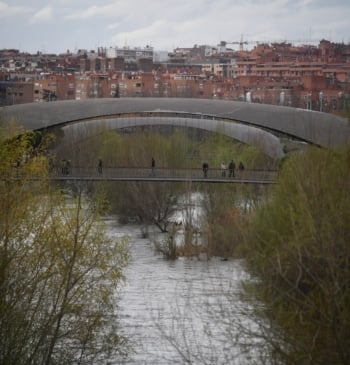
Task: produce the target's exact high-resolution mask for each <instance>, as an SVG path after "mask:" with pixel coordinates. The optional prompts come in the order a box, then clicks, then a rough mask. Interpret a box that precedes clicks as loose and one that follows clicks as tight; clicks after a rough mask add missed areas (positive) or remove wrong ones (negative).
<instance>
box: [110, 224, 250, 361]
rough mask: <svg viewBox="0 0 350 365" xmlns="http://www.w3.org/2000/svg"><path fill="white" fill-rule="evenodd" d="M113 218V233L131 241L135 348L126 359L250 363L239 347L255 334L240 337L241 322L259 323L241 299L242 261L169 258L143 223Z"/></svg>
mask: <svg viewBox="0 0 350 365" xmlns="http://www.w3.org/2000/svg"><path fill="white" fill-rule="evenodd" d="M107 223H108V226H109V230H110V234H111V235H114V236H123V235H128V236H129V237H130V242H131V245H130V247H131V262H130V265H129V266H128V268H127V270H126V271H125V275H126V282H125V286H124V287H123V290H122V294H121V301H120V323H121V327H122V332H123V334H124V335H125V336H127V337H128V338H129V339H130V341H131V343H132V345H133V348H134V351H135V353H134V354H132V355H131V357H130V358H129V359H128V360H127V361H125V364H133V365H141V364H143V365H144V364H152V365H167V364H169V365H170V364H172V365H173V364H185V363H190V364H240V363H249V362H247V361H245V357H243V356H242V355H240V348H239V346H238V343H242V342H247V341H248V342H250V343H251V341H252V339H248V340H247V338H245V337H244V336H241V335H239V336H238V334H239V333H238V332H239V329H237V323H240V325H242V323H243V326H244V328H247V327H248V326H253V325H254V324H253V323H248V322H249V320H247V319H246V317H245V315H243V312H244V313H246V312H247V311H249V310H250V309H248V307H247V303H244V304H243V305H242V302H241V300H240V293H241V287H240V281H241V279H243V278H245V277H246V273H245V272H244V270H243V265H242V263H241V262H240V261H239V260H232V261H220V259H216V258H212V259H210V260H199V259H198V258H193V259H188V258H179V259H177V260H175V261H167V260H165V259H164V258H163V257H162V256H161V255H157V254H155V252H154V249H153V246H152V243H151V242H150V239H144V238H141V234H140V232H141V228H140V227H139V226H136V225H133V226H131V225H128V226H120V225H118V224H117V223H116V222H115V220H113V219H110V220H108V222H107ZM234 317H235V318H234ZM238 317H240V318H238ZM247 321H248V322H247Z"/></svg>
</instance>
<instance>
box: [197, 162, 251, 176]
mask: <svg viewBox="0 0 350 365" xmlns="http://www.w3.org/2000/svg"><path fill="white" fill-rule="evenodd" d="M235 169H236V164H235V163H234V161H233V160H231V162H230V163H229V165H228V171H229V177H235ZM202 170H203V176H204V177H208V170H209V164H208V162H203V165H202ZM238 170H239V171H243V170H244V165H243V162H242V161H240V163H239V165H238ZM226 171H227V166H226V164H225V162H222V163H221V176H222V177H226Z"/></svg>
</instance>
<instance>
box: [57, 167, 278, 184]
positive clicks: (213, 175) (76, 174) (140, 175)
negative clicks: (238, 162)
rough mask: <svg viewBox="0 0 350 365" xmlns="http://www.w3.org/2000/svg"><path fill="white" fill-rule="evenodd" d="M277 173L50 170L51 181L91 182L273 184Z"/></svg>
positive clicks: (142, 168) (213, 170)
mask: <svg viewBox="0 0 350 365" xmlns="http://www.w3.org/2000/svg"><path fill="white" fill-rule="evenodd" d="M277 175H278V171H277V170H268V169H245V170H243V171H239V170H235V172H234V176H230V171H229V170H225V171H222V170H221V169H210V168H209V169H208V171H207V173H206V174H204V171H203V170H202V169H201V168H176V169H175V168H162V167H160V168H155V169H152V168H148V167H103V168H102V169H101V170H99V169H98V168H87V167H74V166H73V167H69V168H68V169H66V170H64V169H63V170H62V169H60V168H55V169H53V171H52V173H51V177H52V178H56V179H69V178H76V179H79V178H80V179H94V180H118V179H119V180H123V179H125V180H133V179H134V180H138V179H156V180H162V179H163V180H182V181H185V180H203V179H208V180H222V181H230V180H234V181H242V182H243V181H262V182H264V181H267V182H275V181H276V180H277Z"/></svg>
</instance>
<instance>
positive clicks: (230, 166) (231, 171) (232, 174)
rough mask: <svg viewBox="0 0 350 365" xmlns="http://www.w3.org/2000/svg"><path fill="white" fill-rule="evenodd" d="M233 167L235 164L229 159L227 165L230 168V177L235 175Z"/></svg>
mask: <svg viewBox="0 0 350 365" xmlns="http://www.w3.org/2000/svg"><path fill="white" fill-rule="evenodd" d="M235 168H236V165H235V163H234V162H233V160H231V162H230V164H229V165H228V169H229V170H230V177H235Z"/></svg>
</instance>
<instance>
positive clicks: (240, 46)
mask: <svg viewBox="0 0 350 365" xmlns="http://www.w3.org/2000/svg"><path fill="white" fill-rule="evenodd" d="M220 43H221V44H222V45H223V46H226V44H239V50H240V51H243V50H244V48H243V46H244V45H245V44H257V43H258V42H256V41H250V42H248V41H244V40H243V35H242V36H241V40H240V41H232V42H226V41H221V42H220Z"/></svg>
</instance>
